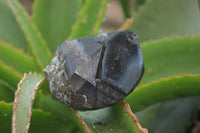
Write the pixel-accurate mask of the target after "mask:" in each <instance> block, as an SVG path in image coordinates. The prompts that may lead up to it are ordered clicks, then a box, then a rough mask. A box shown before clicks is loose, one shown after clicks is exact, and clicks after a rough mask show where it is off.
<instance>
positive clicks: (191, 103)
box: [141, 96, 200, 133]
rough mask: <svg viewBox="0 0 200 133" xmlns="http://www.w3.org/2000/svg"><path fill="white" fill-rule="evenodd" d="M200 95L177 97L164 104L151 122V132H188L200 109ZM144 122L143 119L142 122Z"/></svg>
mask: <svg viewBox="0 0 200 133" xmlns="http://www.w3.org/2000/svg"><path fill="white" fill-rule="evenodd" d="M199 101H200V96H193V97H186V98H177V99H175V100H170V101H168V102H166V103H164V105H163V106H162V108H161V110H160V112H158V113H157V115H156V117H155V118H154V120H153V121H152V122H151V123H150V124H149V126H148V128H149V133H161V132H162V133H188V132H191V131H189V128H190V126H191V125H192V122H193V119H194V116H195V115H196V114H197V111H198V110H199V109H200V102H199ZM142 123H143V122H142V121H141V124H142Z"/></svg>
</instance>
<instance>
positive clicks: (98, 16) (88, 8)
mask: <svg viewBox="0 0 200 133" xmlns="http://www.w3.org/2000/svg"><path fill="white" fill-rule="evenodd" d="M108 2H109V0H87V1H86V3H85V4H84V6H83V8H82V10H81V11H80V13H79V14H78V16H79V17H78V20H77V22H76V23H75V25H74V26H73V27H72V32H71V35H70V37H69V39H74V38H80V37H85V36H90V35H91V34H92V33H94V34H95V33H96V31H98V29H99V28H100V25H101V23H102V20H103V14H104V12H105V9H106V7H107V3H108ZM94 7H95V8H94Z"/></svg>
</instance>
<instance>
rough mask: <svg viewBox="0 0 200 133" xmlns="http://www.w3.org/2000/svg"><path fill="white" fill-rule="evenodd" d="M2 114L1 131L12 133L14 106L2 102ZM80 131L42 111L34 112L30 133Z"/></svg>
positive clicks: (0, 108) (0, 106)
mask: <svg viewBox="0 0 200 133" xmlns="http://www.w3.org/2000/svg"><path fill="white" fill-rule="evenodd" d="M0 112H1V114H0V123H1V124H0V131H1V132H2V133H7V132H11V119H12V104H6V103H3V102H0ZM55 127H56V128H55ZM78 131H79V130H78V129H77V128H76V127H75V126H74V124H73V123H71V122H70V121H67V120H66V121H62V120H60V119H58V118H56V117H54V116H52V115H51V114H49V113H44V112H42V111H41V110H34V109H33V110H32V118H31V125H30V131H29V132H30V133H55V132H56V133H63V132H65V133H76V132H78Z"/></svg>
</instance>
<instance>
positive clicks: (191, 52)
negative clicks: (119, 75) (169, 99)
mask: <svg viewBox="0 0 200 133" xmlns="http://www.w3.org/2000/svg"><path fill="white" fill-rule="evenodd" d="M199 44H200V37H187V38H171V39H163V40H158V41H153V42H148V43H144V44H143V45H142V46H141V48H142V53H143V57H144V65H145V73H144V77H143V78H142V81H141V84H146V83H149V82H151V81H155V80H158V79H160V78H166V77H171V76H172V75H183V74H184V73H189V74H200V69H199V67H200V58H199V57H200V45H199Z"/></svg>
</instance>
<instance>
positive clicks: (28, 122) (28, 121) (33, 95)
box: [12, 72, 45, 133]
mask: <svg viewBox="0 0 200 133" xmlns="http://www.w3.org/2000/svg"><path fill="white" fill-rule="evenodd" d="M36 74H37V73H34V75H36ZM30 75H32V72H29V74H28V75H27V74H26V73H25V74H24V76H23V78H22V79H21V81H20V82H19V83H18V85H17V88H18V89H17V91H16V92H15V100H14V103H13V116H12V133H16V129H17V128H16V116H17V114H16V113H17V100H18V94H19V92H20V90H21V85H22V83H23V82H24V81H25V79H26V78H27V76H30ZM44 80H45V78H42V80H40V81H39V82H38V83H37V84H36V85H35V88H34V92H33V93H32V99H31V106H29V109H28V116H29V117H28V120H27V124H26V128H25V133H28V130H29V126H30V117H31V115H32V104H33V101H34V99H35V95H36V92H37V90H38V88H39V86H40V85H41V84H42V82H43V81H44Z"/></svg>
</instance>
